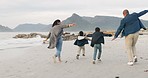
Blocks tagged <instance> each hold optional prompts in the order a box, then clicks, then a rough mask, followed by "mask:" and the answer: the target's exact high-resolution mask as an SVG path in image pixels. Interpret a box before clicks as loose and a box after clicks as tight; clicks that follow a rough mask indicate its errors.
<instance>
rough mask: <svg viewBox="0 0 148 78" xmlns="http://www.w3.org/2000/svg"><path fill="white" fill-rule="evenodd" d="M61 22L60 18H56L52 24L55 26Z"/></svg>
mask: <svg viewBox="0 0 148 78" xmlns="http://www.w3.org/2000/svg"><path fill="white" fill-rule="evenodd" d="M59 22H61V21H60V20H59V19H57V20H55V21H54V22H53V24H52V27H54V26H55V25H59Z"/></svg>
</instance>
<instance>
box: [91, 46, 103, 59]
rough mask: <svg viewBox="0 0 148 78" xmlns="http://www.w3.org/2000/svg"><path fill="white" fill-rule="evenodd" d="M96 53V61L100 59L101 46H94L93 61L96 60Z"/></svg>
mask: <svg viewBox="0 0 148 78" xmlns="http://www.w3.org/2000/svg"><path fill="white" fill-rule="evenodd" d="M97 50H99V53H98V52H97ZM97 53H98V59H100V57H101V53H102V46H101V44H95V45H94V55H93V60H96V56H97Z"/></svg>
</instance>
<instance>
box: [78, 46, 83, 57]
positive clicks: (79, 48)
mask: <svg viewBox="0 0 148 78" xmlns="http://www.w3.org/2000/svg"><path fill="white" fill-rule="evenodd" d="M81 49H82V47H81V46H78V53H77V55H80V52H81Z"/></svg>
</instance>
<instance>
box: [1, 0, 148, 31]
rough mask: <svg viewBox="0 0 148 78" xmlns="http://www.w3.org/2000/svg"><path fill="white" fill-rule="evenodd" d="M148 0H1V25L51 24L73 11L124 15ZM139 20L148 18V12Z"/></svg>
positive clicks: (84, 13) (138, 8)
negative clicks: (126, 11) (123, 12)
mask: <svg viewBox="0 0 148 78" xmlns="http://www.w3.org/2000/svg"><path fill="white" fill-rule="evenodd" d="M147 3H148V1H147V0H0V25H3V26H7V27H9V28H12V29H13V28H15V27H16V26H17V25H19V24H24V23H32V24H37V23H41V24H46V25H48V24H52V23H53V21H54V20H56V19H60V20H65V19H66V18H68V17H70V16H71V15H72V14H73V13H76V14H78V15H80V16H88V17H94V16H96V15H103V16H115V17H123V15H122V11H123V10H124V9H128V10H129V11H130V13H133V12H137V13H138V12H140V11H143V10H145V9H146V10H148V4H147ZM140 19H144V20H148V14H146V15H144V16H142V17H140Z"/></svg>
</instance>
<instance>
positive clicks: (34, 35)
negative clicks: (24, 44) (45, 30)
mask: <svg viewBox="0 0 148 78" xmlns="http://www.w3.org/2000/svg"><path fill="white" fill-rule="evenodd" d="M36 36H40V37H41V38H47V36H46V35H42V34H38V33H30V34H18V35H16V36H15V37H13V38H35V37H36Z"/></svg>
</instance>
